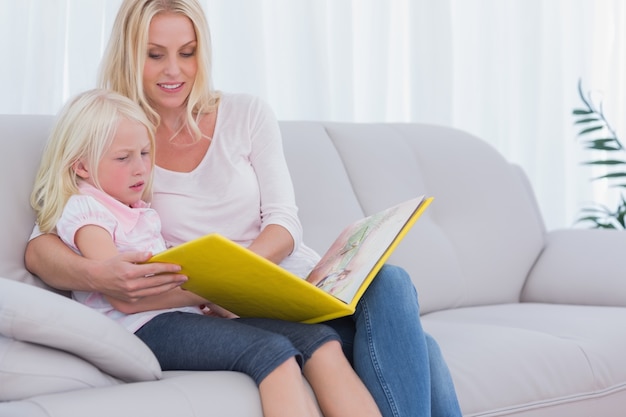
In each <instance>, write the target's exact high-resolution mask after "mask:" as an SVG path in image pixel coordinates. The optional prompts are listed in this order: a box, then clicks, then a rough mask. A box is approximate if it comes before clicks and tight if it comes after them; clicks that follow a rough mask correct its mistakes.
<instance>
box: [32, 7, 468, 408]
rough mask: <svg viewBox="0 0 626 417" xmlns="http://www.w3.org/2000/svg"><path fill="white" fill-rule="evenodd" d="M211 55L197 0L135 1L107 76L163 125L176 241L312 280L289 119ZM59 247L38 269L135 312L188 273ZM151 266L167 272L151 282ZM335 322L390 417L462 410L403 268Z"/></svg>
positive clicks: (48, 241)
mask: <svg viewBox="0 0 626 417" xmlns="http://www.w3.org/2000/svg"><path fill="white" fill-rule="evenodd" d="M210 57H211V44H210V38H209V30H208V24H207V21H206V17H205V14H204V12H203V10H202V9H201V7H200V5H199V4H198V2H197V1H196V0H125V1H124V2H123V3H122V6H121V8H120V11H119V13H118V15H117V18H116V21H115V23H114V27H113V30H112V34H111V39H110V42H109V46H108V48H107V51H106V52H105V55H104V58H103V62H102V67H101V74H100V84H101V86H103V87H107V88H111V89H113V90H115V91H117V92H119V93H121V94H123V95H125V96H127V97H129V98H131V99H132V100H134V101H136V102H137V103H139V104H140V105H141V107H142V108H143V109H144V111H145V112H146V114H147V115H148V117H149V118H150V120H151V121H152V122H153V123H154V124H155V126H156V135H155V138H156V168H155V181H154V197H153V201H152V204H153V207H154V208H155V209H156V210H157V211H158V212H159V214H160V216H161V219H162V221H163V234H164V236H165V238H166V240H168V241H170V242H172V243H174V244H178V243H181V242H184V241H188V240H190V239H192V238H195V237H198V236H201V235H203V234H206V233H209V232H218V233H221V234H222V235H224V236H226V237H228V238H230V239H231V240H233V241H236V242H238V243H240V244H242V245H244V246H247V247H248V248H249V249H251V250H253V251H254V252H257V253H258V254H260V255H261V256H264V257H265V258H267V259H269V260H271V261H273V262H275V263H277V264H280V265H281V266H283V267H285V268H286V269H289V270H291V271H292V272H294V273H296V274H299V275H303V276H304V275H306V274H307V273H308V271H309V270H310V269H311V268H312V267H313V266H314V265H315V263H316V261H317V260H318V255H317V254H315V253H314V252H313V251H312V250H311V249H310V248H308V247H307V246H306V245H305V244H304V243H303V242H302V229H301V225H300V221H299V219H298V217H297V207H296V204H295V198H294V191H293V187H292V183H291V179H290V175H289V171H288V169H287V164H286V161H285V158H284V155H283V149H282V142H281V135H280V130H279V127H278V123H277V121H276V119H275V117H274V115H273V113H272V111H271V109H269V108H268V106H267V105H266V104H265V103H263V102H262V101H260V100H258V99H256V98H254V97H250V96H247V95H241V94H228V93H225V92H223V93H219V92H218V91H216V90H215V89H214V88H213V86H212V84H211V60H210ZM60 246H61V245H59V244H58V241H57V240H56V239H55V237H54V236H48V235H44V236H41V237H38V238H36V239H34V240H32V241H31V243H30V244H29V246H28V248H27V253H26V261H27V266H28V268H29V269H30V270H31V271H32V272H34V273H35V274H37V275H39V276H41V277H42V278H43V279H44V280H45V281H46V282H47V283H48V284H50V285H52V286H55V287H58V288H63V289H85V288H96V289H97V290H98V291H100V292H102V293H105V294H109V295H111V296H114V297H115V298H118V299H122V300H126V301H127V302H128V303H129V308H130V306H131V305H133V304H136V305H137V306H140V305H141V303H142V302H144V300H145V299H149V298H150V297H152V296H154V295H156V294H162V293H163V292H167V291H169V290H170V289H171V288H174V287H176V286H177V285H179V284H180V283H181V282H182V281H184V280H185V279H186V278H185V277H183V276H180V274H177V273H176V272H177V271H178V269H177V267H176V266H175V265H158V266H156V265H149V266H148V265H136V264H134V263H139V262H141V261H144V260H146V259H147V257H148V256H149V254H147V253H138V252H135V253H132V254H127V255H126V256H123V257H120V256H118V257H111V258H109V259H107V260H101V261H99V262H86V261H83V260H76V259H75V258H74V257H72V256H70V255H71V253H67V252H64V251H63V248H61V247H60ZM148 274H159V275H158V277H157V279H150V280H147V279H146V278H145V276H146V275H148ZM86 277H88V278H86ZM327 324H328V325H330V326H332V327H333V328H334V329H335V330H336V331H337V332H338V333H339V334H340V336H341V340H342V342H343V348H344V352H345V354H346V356H347V357H348V359H349V360H350V362H351V363H352V365H353V367H354V369H355V370H356V372H357V374H358V375H359V376H360V378H361V379H362V380H363V382H364V383H365V385H366V386H367V388H368V389H369V391H370V392H371V394H372V395H373V397H374V399H375V401H376V403H377V405H378V407H379V409H380V410H381V412H382V414H383V415H384V416H385V417H397V416H407V417H418V416H431V415H432V416H446V417H451V416H460V415H461V412H460V409H459V404H458V401H457V398H456V393H455V390H454V386H453V383H452V379H451V377H450V374H449V371H448V368H447V365H446V363H445V361H444V359H443V357H442V355H441V352H440V351H439V347H438V345H437V343H436V342H435V341H434V340H433V339H432V337H430V336H429V335H427V334H426V333H424V331H423V329H422V326H421V322H420V318H419V305H418V302H417V294H416V291H415V288H414V287H413V285H412V283H411V279H410V277H409V276H408V275H407V273H406V272H405V271H404V270H403V269H401V268H398V267H395V266H391V265H386V266H384V267H383V268H382V269H381V271H380V273H379V274H378V276H377V277H376V279H374V281H373V283H372V285H370V287H369V288H368V289H367V291H366V292H365V294H364V295H363V297H362V298H361V301H360V302H359V304H358V306H357V311H356V313H355V314H354V315H353V316H351V317H346V318H343V319H339V320H334V321H332V322H328V323H327ZM328 380H329V381H330V380H332V379H331V378H328ZM322 409H323V410H324V408H322ZM324 412H326V411H324ZM328 415H330V414H328ZM346 415H347V414H346Z"/></svg>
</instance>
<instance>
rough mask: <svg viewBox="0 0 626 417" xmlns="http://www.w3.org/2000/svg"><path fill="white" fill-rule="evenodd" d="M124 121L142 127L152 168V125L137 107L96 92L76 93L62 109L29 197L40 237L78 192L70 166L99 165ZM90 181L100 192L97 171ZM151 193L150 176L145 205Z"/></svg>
mask: <svg viewBox="0 0 626 417" xmlns="http://www.w3.org/2000/svg"><path fill="white" fill-rule="evenodd" d="M122 119H127V120H130V121H133V122H138V123H141V124H142V125H144V126H145V127H146V129H147V131H148V136H149V138H150V145H151V152H150V153H151V158H152V164H153V166H154V126H153V125H152V123H150V121H149V120H148V118H147V117H146V115H145V113H144V112H143V110H142V109H141V108H140V107H139V105H138V104H137V103H135V102H133V101H132V100H130V99H129V98H127V97H124V96H122V95H120V94H118V93H115V92H112V91H107V90H104V89H94V90H89V91H86V92H84V93H82V94H79V95H78V96H76V97H75V98H73V99H72V100H70V101H69V102H68V103H67V104H66V105H65V106H64V107H63V109H62V110H61V112H60V114H59V116H58V119H57V121H56V123H55V125H54V128H53V130H52V133H51V135H50V137H49V138H48V142H47V143H46V147H45V149H44V152H43V156H42V159H41V165H40V166H39V171H38V172H37V176H36V178H35V185H34V187H33V192H32V194H31V197H30V204H31V206H32V207H33V209H35V212H36V214H37V223H38V225H39V229H40V230H41V231H42V232H44V233H48V232H51V231H53V230H54V228H55V225H56V223H57V221H58V220H59V218H60V217H61V213H62V212H63V208H64V207H65V204H66V203H67V201H68V199H69V198H70V196H72V195H74V194H78V192H79V191H78V181H79V178H78V176H77V175H76V172H75V171H74V164H75V163H76V162H78V161H79V160H84V161H85V162H86V163H87V164H89V165H90V166H94V167H95V166H98V165H99V162H100V160H101V159H102V156H103V154H104V152H106V151H107V149H108V148H109V147H110V146H111V143H112V141H113V137H114V136H115V132H116V129H117V126H118V124H119V122H120V120H122ZM91 178H92V179H93V181H94V184H95V185H96V187H98V188H100V186H99V182H98V176H97V170H93V171H92V177H91ZM151 192H152V176H151V177H150V179H149V181H148V183H147V186H146V189H145V190H144V193H143V198H144V199H146V200H149V199H150V195H151Z"/></svg>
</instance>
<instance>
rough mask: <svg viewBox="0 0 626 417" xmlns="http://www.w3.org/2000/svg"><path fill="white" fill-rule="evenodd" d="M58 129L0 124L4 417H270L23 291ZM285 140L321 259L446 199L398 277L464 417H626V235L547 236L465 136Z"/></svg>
mask: <svg viewBox="0 0 626 417" xmlns="http://www.w3.org/2000/svg"><path fill="white" fill-rule="evenodd" d="M52 121H53V119H52V118H51V117H50V116H25V115H23V116H11V115H0V146H2V152H1V153H0V184H1V188H0V190H2V191H1V192H2V201H1V203H0V229H1V230H2V231H3V233H2V235H1V236H0V253H1V254H0V277H4V278H2V279H0V401H2V402H0V416H2V417H4V416H11V417H15V416H28V417H30V416H33V417H35V416H63V417H72V416H80V417H82V416H85V415H90V416H92V417H97V416H131V415H132V416H135V417H140V416H146V417H161V416H163V417H171V416H177V417H185V416H221V417H227V416H245V417H255V416H261V411H260V407H259V398H258V394H257V391H256V388H255V386H254V384H253V383H252V380H250V379H249V378H248V377H246V376H244V375H242V374H237V373H233V372H161V370H160V369H159V368H158V364H157V362H156V360H155V359H154V357H153V356H152V354H151V353H150V352H149V351H148V349H147V348H146V347H145V345H143V344H142V343H141V342H140V341H139V340H138V339H137V338H135V337H134V336H133V335H130V334H128V333H125V331H124V330H123V329H121V328H120V327H118V326H117V324H115V323H113V322H111V321H109V320H108V319H105V318H104V317H102V316H99V315H98V314H96V313H94V312H92V311H91V310H89V309H87V308H85V307H83V306H81V305H78V304H76V303H75V302H73V301H71V300H69V299H68V298H66V297H63V296H61V295H58V294H54V293H52V292H50V291H46V290H41V289H39V288H36V287H34V286H32V285H25V284H23V283H28V284H35V285H37V286H42V284H41V283H40V282H38V280H37V279H36V278H34V277H32V276H31V275H30V274H28V273H27V271H26V270H25V269H24V265H23V251H24V247H25V244H26V241H27V239H28V236H29V233H30V231H31V227H32V224H33V213H32V211H31V209H30V208H29V205H28V195H29V193H30V188H31V185H32V180H33V176H34V173H35V170H36V166H37V164H38V163H39V156H40V152H41V149H42V145H43V143H44V141H45V139H46V135H47V132H48V130H49V128H50V126H51V123H52ZM281 129H282V131H283V135H284V142H285V152H286V155H287V159H288V162H289V165H290V168H291V170H292V175H293V179H294V183H295V187H296V195H297V199H298V204H299V206H300V214H301V218H302V222H303V224H304V230H305V241H306V242H307V243H308V244H309V245H311V246H313V247H314V248H316V249H318V250H323V249H325V248H326V247H327V246H328V245H329V244H330V241H331V239H332V238H333V237H334V236H335V235H336V234H337V232H338V231H339V230H340V229H341V228H342V227H343V226H344V225H346V224H347V223H349V222H351V221H353V220H355V219H356V218H359V217H362V216H363V215H365V214H370V213H373V212H376V211H378V210H380V209H382V208H385V207H387V206H390V205H392V204H394V203H397V202H400V201H403V200H406V199H408V198H410V197H413V196H416V195H421V194H427V195H432V196H434V197H435V200H434V202H433V204H432V205H431V206H430V207H429V208H428V210H427V211H426V213H425V214H424V215H423V216H422V218H421V219H420V220H419V221H418V223H417V224H416V226H415V227H414V229H413V230H412V231H411V232H410V233H409V235H408V236H407V237H406V238H405V240H404V241H403V242H402V244H401V245H400V247H399V248H398V250H397V251H396V253H395V254H394V255H393V257H392V262H393V263H395V264H399V265H402V266H403V267H405V268H406V269H407V270H408V271H409V272H410V273H411V275H412V277H413V279H414V281H415V284H416V286H417V288H418V291H419V296H420V304H421V309H422V310H421V312H422V320H423V322H424V326H425V328H426V329H427V331H428V332H430V333H431V334H433V335H434V336H435V338H436V339H437V340H438V341H439V343H440V345H441V348H442V350H443V353H444V355H445V357H446V360H447V362H448V364H449V366H450V370H451V373H452V376H453V379H454V382H455V385H456V388H457V392H458V396H459V400H460V403H461V407H462V409H463V413H464V415H465V416H504V415H506V416H525V417H544V416H555V417H556V416H559V417H561V416H581V417H582V416H584V417H588V416H604V417H607V416H609V417H610V416H615V417H617V416H623V415H624V413H625V411H624V410H626V360H624V355H625V352H626V332H624V331H623V329H622V327H621V326H622V325H623V324H624V323H626V308H625V307H626V255H625V254H626V233H622V232H615V231H598V230H581V229H578V230H573V229H572V230H558V231H550V232H548V231H546V229H545V227H544V225H543V223H542V218H541V215H540V213H539V210H538V207H537V204H536V201H535V199H534V196H533V193H532V190H531V188H530V186H529V183H528V181H527V180H526V178H525V176H524V174H523V172H522V171H521V170H520V169H519V168H518V167H517V166H514V165H512V164H510V163H508V162H507V161H505V160H504V159H503V158H502V157H501V156H500V155H499V154H498V153H497V152H496V151H494V149H492V148H491V147H490V146H489V145H487V144H486V143H484V142H482V141H481V140H479V139H477V138H475V137H472V136H470V135H468V134H465V133H463V132H460V131H457V130H453V129H450V128H445V127H437V126H428V125H418V124H349V123H321V122H282V123H281ZM17 281H21V282H17ZM389 343H394V341H393V340H390V341H389ZM181 348H184V347H183V346H181Z"/></svg>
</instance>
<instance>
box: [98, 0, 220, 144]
mask: <svg viewBox="0 0 626 417" xmlns="http://www.w3.org/2000/svg"><path fill="white" fill-rule="evenodd" d="M166 12H169V13H179V14H181V15H183V16H186V17H187V18H189V20H190V21H191V23H192V25H193V28H194V31H195V34H196V41H197V48H196V59H197V60H198V71H197V74H196V79H195V82H194V84H193V86H192V89H191V93H190V94H189V97H188V98H187V108H186V115H185V117H186V119H187V120H186V122H187V125H188V126H189V128H190V129H191V131H192V133H193V135H194V136H195V138H196V139H197V140H198V139H200V138H201V137H202V134H201V132H200V129H199V127H198V123H197V117H199V116H200V115H201V114H202V113H207V112H210V111H213V110H215V109H216V108H217V105H218V103H219V98H220V94H219V92H217V91H215V90H214V89H213V85H212V81H211V37H210V34H209V25H208V23H207V20H206V16H205V14H204V11H203V10H202V7H201V6H200V4H199V3H198V2H197V1H196V0H124V2H123V3H122V5H121V6H120V9H119V11H118V13H117V17H116V18H115V23H114V24H113V29H112V31H111V37H110V38H109V44H108V46H107V49H106V51H105V53H104V57H103V59H102V63H101V67H100V73H99V85H100V86H101V87H102V88H107V89H111V90H113V91H117V92H118V93H120V94H123V95H125V96H126V97H129V98H130V99H131V100H133V101H135V102H137V103H139V105H140V106H141V107H142V108H143V109H144V111H145V112H146V114H147V115H148V118H149V119H150V120H151V121H152V123H154V125H155V126H158V125H159V123H160V117H159V115H158V113H157V112H156V110H155V109H154V108H153V107H152V105H151V103H150V101H149V100H148V98H147V97H146V95H145V93H144V87H143V67H144V64H145V62H146V58H147V56H148V31H149V29H150V22H151V21H152V19H153V18H154V16H156V15H157V14H159V13H166Z"/></svg>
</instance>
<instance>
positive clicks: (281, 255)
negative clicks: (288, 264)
mask: <svg viewBox="0 0 626 417" xmlns="http://www.w3.org/2000/svg"><path fill="white" fill-rule="evenodd" d="M293 245H294V243H293V237H292V236H291V233H289V231H287V229H285V228H284V227H282V226H279V225H276V224H270V225H268V226H267V227H266V228H265V229H263V231H262V232H261V233H260V234H259V236H257V238H256V239H255V240H254V242H252V244H250V246H249V247H248V249H250V250H251V251H252V252H255V253H256V254H258V255H261V256H262V257H264V258H266V259H268V260H270V261H272V262H274V263H276V264H279V263H281V262H282V260H283V259H285V258H286V257H287V256H288V255H289V254H290V253H291V252H292V251H293Z"/></svg>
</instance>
